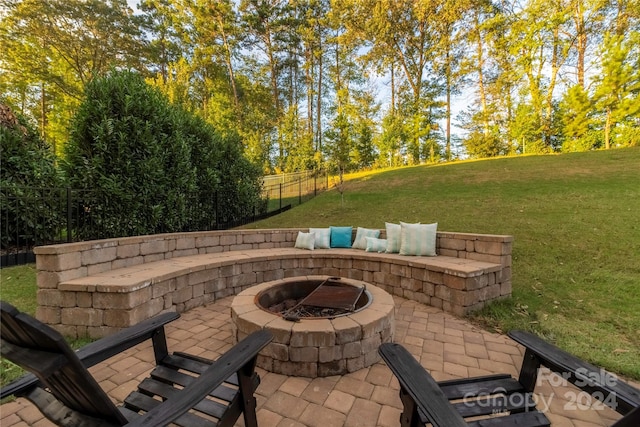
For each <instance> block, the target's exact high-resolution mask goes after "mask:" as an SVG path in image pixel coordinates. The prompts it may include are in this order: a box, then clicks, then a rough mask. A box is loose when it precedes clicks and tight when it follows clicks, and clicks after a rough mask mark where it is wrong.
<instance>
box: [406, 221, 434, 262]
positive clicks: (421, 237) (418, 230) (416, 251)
mask: <svg viewBox="0 0 640 427" xmlns="http://www.w3.org/2000/svg"><path fill="white" fill-rule="evenodd" d="M437 229H438V223H437V222H435V223H433V224H406V223H404V222H401V223H400V255H427V256H436V231H437Z"/></svg>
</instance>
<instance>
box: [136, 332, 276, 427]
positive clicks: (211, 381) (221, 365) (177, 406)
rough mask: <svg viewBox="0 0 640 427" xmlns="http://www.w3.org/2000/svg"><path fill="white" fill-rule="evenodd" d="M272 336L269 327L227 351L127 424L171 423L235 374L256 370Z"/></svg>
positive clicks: (147, 425)
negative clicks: (194, 376)
mask: <svg viewBox="0 0 640 427" xmlns="http://www.w3.org/2000/svg"><path fill="white" fill-rule="evenodd" d="M272 339H273V335H272V334H271V332H269V331H267V330H265V329H262V330H260V331H257V332H254V333H252V334H251V335H249V336H248V337H246V338H245V339H244V340H242V341H240V342H239V343H238V344H236V345H234V346H233V347H232V348H231V349H230V350H228V351H226V352H225V353H224V354H223V355H222V356H220V358H219V359H217V360H216V361H215V362H213V364H211V366H209V367H208V368H207V370H206V371H204V372H203V373H202V375H200V376H199V377H198V379H197V380H195V381H194V382H193V383H191V384H189V385H188V386H187V387H185V388H184V389H182V390H181V392H180V393H178V394H177V395H176V396H175V397H170V398H169V399H167V400H165V401H164V402H163V403H162V404H161V405H158V406H156V407H155V408H154V409H152V410H151V411H149V412H147V413H146V414H145V415H143V416H142V417H140V418H137V419H135V420H133V421H132V422H131V423H129V424H127V426H131V427H142V426H146V427H151V426H165V425H168V424H170V423H171V422H173V421H175V420H176V419H177V418H178V417H180V415H182V414H184V413H186V412H187V411H188V410H189V409H191V408H192V407H193V406H195V405H196V404H197V403H198V402H200V401H201V400H202V399H204V398H205V397H206V396H207V395H208V394H209V393H211V392H212V391H213V390H215V389H216V388H217V387H218V386H220V384H222V383H223V382H224V381H225V380H226V379H227V378H229V376H230V375H232V374H233V373H235V372H239V371H241V370H245V369H247V368H250V370H251V371H253V369H254V367H255V359H256V357H257V355H258V352H259V351H260V350H262V349H263V348H264V347H265V346H266V345H267V344H269V342H270V341H271V340H272Z"/></svg>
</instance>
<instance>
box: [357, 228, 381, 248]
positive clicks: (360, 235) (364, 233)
mask: <svg viewBox="0 0 640 427" xmlns="http://www.w3.org/2000/svg"><path fill="white" fill-rule="evenodd" d="M378 236H380V230H377V229H372V228H362V227H358V229H357V230H356V238H355V240H354V241H353V246H351V247H352V248H355V249H367V241H366V240H365V238H366V237H378ZM385 249H386V248H385Z"/></svg>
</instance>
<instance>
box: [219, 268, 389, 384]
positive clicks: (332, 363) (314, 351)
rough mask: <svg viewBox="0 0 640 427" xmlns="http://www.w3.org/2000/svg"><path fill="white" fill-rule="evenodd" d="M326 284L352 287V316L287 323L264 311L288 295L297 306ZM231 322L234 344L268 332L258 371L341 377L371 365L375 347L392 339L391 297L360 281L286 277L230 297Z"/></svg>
mask: <svg viewBox="0 0 640 427" xmlns="http://www.w3.org/2000/svg"><path fill="white" fill-rule="evenodd" d="M327 282H328V284H329V285H330V286H341V287H343V286H348V287H352V288H353V289H355V291H354V294H355V293H358V295H359V296H358V299H357V301H356V302H355V306H354V310H353V312H349V313H343V314H337V315H329V316H320V317H311V318H308V317H297V316H294V318H292V319H291V320H287V319H286V318H285V317H286V315H285V314H283V313H282V312H273V311H270V310H269V307H271V306H273V305H274V304H276V305H277V304H279V303H280V302H281V301H282V300H286V299H288V298H292V295H294V296H295V298H292V299H294V300H295V301H297V303H299V302H300V301H301V300H302V299H304V298H305V297H306V296H308V295H309V294H311V293H312V292H313V291H314V290H316V289H318V288H319V285H320V284H323V283H327ZM320 289H322V288H320ZM337 290H338V291H348V289H337ZM357 290H362V292H358V291H357ZM322 291H326V290H324V289H323V290H322ZM347 293H349V292H347ZM321 294H322V292H318V293H316V295H321ZM311 300H313V298H311ZM338 300H339V301H340V302H341V303H342V302H344V300H343V299H342V298H341V297H338ZM316 301H317V300H316ZM312 302H313V301H312ZM265 305H266V307H265ZM285 312H286V309H285ZM231 320H232V323H233V330H234V331H233V332H234V335H235V338H236V340H240V339H242V338H244V337H245V336H246V335H248V334H250V333H251V332H254V331H256V330H259V329H268V330H269V331H271V332H272V333H273V336H274V339H273V341H272V342H271V343H270V344H269V345H268V346H267V347H266V348H265V349H263V350H262V351H261V352H260V355H259V356H258V362H257V364H258V366H259V367H261V368H263V369H265V370H267V371H270V372H275V373H279V374H283V375H288V376H302V377H311V378H315V377H325V376H331V375H343V374H346V373H349V372H355V371H357V370H360V369H362V368H365V367H367V366H371V365H372V364H374V363H376V362H377V361H378V360H380V359H379V355H378V352H377V350H378V347H379V346H380V344H381V343H383V342H390V341H392V340H393V331H394V323H395V318H394V303H393V297H392V296H391V295H389V294H388V293H387V292H385V291H384V290H382V289H380V288H378V287H376V286H374V285H371V284H369V283H365V282H363V281H361V280H353V279H346V278H335V277H331V276H301V277H291V278H285V279H280V280H274V281H271V282H265V283H261V284H259V285H256V286H253V287H251V288H249V289H247V290H245V291H242V292H241V293H239V294H238V295H237V296H236V297H234V299H233V301H232V303H231Z"/></svg>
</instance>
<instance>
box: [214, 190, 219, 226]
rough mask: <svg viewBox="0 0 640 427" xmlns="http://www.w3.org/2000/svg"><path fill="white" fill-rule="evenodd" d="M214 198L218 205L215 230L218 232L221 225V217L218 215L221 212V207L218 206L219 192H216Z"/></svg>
mask: <svg viewBox="0 0 640 427" xmlns="http://www.w3.org/2000/svg"><path fill="white" fill-rule="evenodd" d="M214 197H215V204H216V226H215V228H214V230H218V227H219V225H220V221H219V219H220V217H219V216H218V214H219V212H220V206H219V204H218V191H217V190H216V192H215V195H214Z"/></svg>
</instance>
